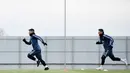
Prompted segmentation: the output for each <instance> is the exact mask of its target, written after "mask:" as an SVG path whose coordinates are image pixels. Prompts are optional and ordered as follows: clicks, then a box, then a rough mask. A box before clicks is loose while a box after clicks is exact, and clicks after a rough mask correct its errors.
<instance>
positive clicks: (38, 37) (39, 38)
mask: <svg viewBox="0 0 130 73" xmlns="http://www.w3.org/2000/svg"><path fill="white" fill-rule="evenodd" d="M33 37H35V38H37V39H38V40H40V41H41V42H42V43H43V44H44V45H46V46H47V43H46V42H44V40H43V39H42V38H41V37H40V36H37V35H33Z"/></svg>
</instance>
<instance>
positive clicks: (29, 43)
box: [23, 38, 31, 45]
mask: <svg viewBox="0 0 130 73" xmlns="http://www.w3.org/2000/svg"><path fill="white" fill-rule="evenodd" d="M23 42H24V43H25V44H27V45H31V41H29V42H28V41H27V40H26V39H25V38H24V39H23Z"/></svg>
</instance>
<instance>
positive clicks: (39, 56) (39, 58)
mask: <svg viewBox="0 0 130 73" xmlns="http://www.w3.org/2000/svg"><path fill="white" fill-rule="evenodd" d="M36 57H37V59H38V60H39V61H40V62H41V63H42V65H43V66H44V67H45V70H49V67H48V66H47V65H46V63H45V61H44V60H43V59H42V56H41V52H39V53H38V54H37V55H36Z"/></svg>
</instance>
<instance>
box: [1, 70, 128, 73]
mask: <svg viewBox="0 0 130 73" xmlns="http://www.w3.org/2000/svg"><path fill="white" fill-rule="evenodd" d="M0 73H130V70H109V71H107V72H104V71H97V70H67V71H64V70H49V71H44V70H0Z"/></svg>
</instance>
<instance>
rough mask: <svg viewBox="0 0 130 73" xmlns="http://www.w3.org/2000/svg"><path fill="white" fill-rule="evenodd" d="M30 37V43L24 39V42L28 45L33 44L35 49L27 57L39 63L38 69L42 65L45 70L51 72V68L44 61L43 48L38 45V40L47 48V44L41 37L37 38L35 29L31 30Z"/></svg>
mask: <svg viewBox="0 0 130 73" xmlns="http://www.w3.org/2000/svg"><path fill="white" fill-rule="evenodd" d="M29 35H30V40H29V42H28V41H26V39H25V38H24V39H23V42H25V43H26V44H27V45H31V44H32V47H33V50H32V51H31V52H30V53H29V54H28V55H27V57H28V58H29V59H31V60H33V61H36V62H37V67H38V66H39V64H40V63H41V64H42V65H43V66H44V67H45V69H44V70H49V67H48V66H47V65H46V63H45V61H44V60H43V59H42V56H41V48H40V46H39V44H38V40H40V41H41V42H42V43H43V45H44V46H47V43H45V42H44V41H43V39H42V38H41V37H40V36H37V35H36V34H35V30H34V29H29ZM35 57H36V58H35Z"/></svg>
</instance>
